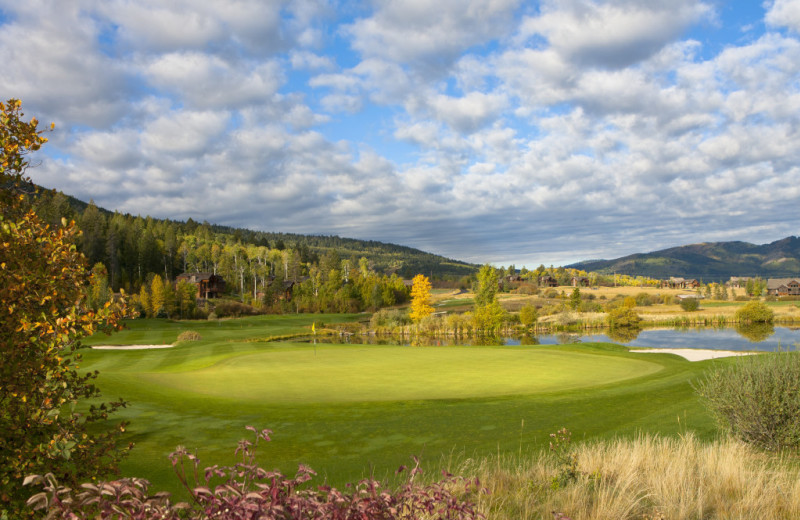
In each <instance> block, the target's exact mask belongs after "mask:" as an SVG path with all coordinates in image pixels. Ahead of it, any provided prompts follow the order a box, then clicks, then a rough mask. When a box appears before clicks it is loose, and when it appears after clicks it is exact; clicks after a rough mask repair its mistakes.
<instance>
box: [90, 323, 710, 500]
mask: <svg viewBox="0 0 800 520" xmlns="http://www.w3.org/2000/svg"><path fill="white" fill-rule="evenodd" d="M356 319H359V317H358V316H357V315H289V316H260V317H251V318H244V319H241V320H222V321H219V322H215V321H208V322H168V321H164V320H137V321H135V322H133V323H131V327H130V329H129V330H127V331H124V332H122V333H120V334H117V335H115V336H112V337H110V338H109V337H107V336H102V335H101V336H96V337H93V338H90V340H89V341H88V343H89V344H94V345H100V344H137V343H139V344H159V343H172V342H174V341H175V338H176V337H177V335H178V334H179V333H180V332H181V331H182V330H187V329H189V330H197V331H198V332H200V334H201V335H202V336H203V340H202V341H197V342H184V343H178V344H177V345H176V346H175V347H173V348H168V349H160V350H102V351H99V350H85V351H83V355H84V360H83V362H82V363H81V367H82V369H86V370H98V371H99V373H100V376H99V378H98V381H97V383H98V386H99V387H100V388H101V390H102V392H103V394H104V395H105V396H106V399H113V398H116V397H122V398H124V399H125V400H126V401H128V402H129V406H128V407H127V408H125V409H124V410H122V411H121V412H120V413H118V414H116V417H115V418H114V420H115V421H119V420H122V419H124V420H128V421H130V424H129V426H128V428H127V434H126V435H127V437H126V441H130V442H134V443H135V444H136V447H135V449H134V450H133V452H132V454H131V456H130V457H129V458H128V459H127V460H126V461H125V462H124V463H123V465H122V471H123V474H124V475H127V476H139V477H144V478H147V479H148V480H150V481H152V482H153V483H154V486H155V488H154V489H167V490H170V491H176V490H177V488H178V486H177V483H176V480H175V478H174V476H172V466H171V464H170V462H169V460H168V455H169V453H170V452H171V451H172V450H174V449H175V447H176V446H178V445H183V446H186V447H187V448H188V449H190V450H195V449H196V450H197V454H198V456H199V457H200V458H201V460H202V464H203V466H205V465H208V464H227V463H230V462H232V461H233V448H234V447H235V445H236V443H237V441H238V440H239V439H241V438H242V437H246V436H248V433H247V432H246V431H245V429H244V427H245V426H247V425H253V426H256V427H259V428H270V429H272V430H274V434H273V435H272V438H273V442H271V443H269V444H268V445H266V446H264V447H263V448H262V450H261V451H262V453H261V457H260V459H259V460H260V461H261V462H262V464H264V466H265V467H267V468H270V469H272V468H277V469H280V470H281V471H283V472H285V473H287V474H293V473H294V471H295V470H296V469H297V465H298V464H300V463H303V464H307V465H310V466H311V467H313V468H314V469H315V470H317V471H318V472H320V474H321V476H320V477H319V479H321V480H327V481H328V482H330V483H333V484H336V485H343V484H344V483H345V482H354V481H357V480H359V479H361V478H363V477H365V476H368V475H375V476H377V477H378V478H391V476H392V475H393V473H394V470H395V469H396V468H397V467H398V466H399V465H400V464H408V462H409V457H410V456H411V455H420V456H422V458H423V464H424V466H425V467H426V468H429V469H430V470H431V471H432V472H433V473H431V475H434V474H436V472H438V470H439V469H441V468H442V467H444V466H446V465H447V464H448V462H447V461H446V460H445V459H447V458H449V457H451V456H453V455H455V458H456V459H458V458H459V457H475V456H483V455H488V454H497V453H498V452H500V453H519V452H520V451H521V450H525V451H527V450H538V449H540V448H542V447H544V448H546V447H547V445H548V444H547V443H548V442H549V441H550V437H549V434H550V433H552V432H555V431H557V430H559V429H560V428H563V427H567V428H569V429H570V430H571V431H572V432H573V435H574V436H575V438H576V439H591V438H610V437H615V436H617V435H626V436H630V435H635V434H638V433H640V432H658V433H661V434H670V433H682V432H685V431H687V429H688V430H691V431H694V432H696V433H697V434H698V435H699V436H700V437H701V438H708V437H710V436H713V435H714V434H715V429H714V426H713V422H712V421H711V419H710V417H709V416H708V414H707V413H706V412H705V410H704V409H703V407H702V406H701V405H700V403H699V402H698V399H697V397H696V395H695V393H694V390H693V389H692V386H691V384H692V380H694V379H696V378H697V377H700V376H701V375H702V373H703V372H704V371H705V370H706V369H707V368H708V367H709V366H710V364H709V363H707V362H700V363H689V362H688V361H685V360H683V359H681V358H678V357H676V356H670V355H667V354H636V353H633V352H628V350H627V349H626V348H624V347H620V346H617V345H611V344H576V345H535V346H454V347H411V346H388V345H332V344H320V345H316V346H315V345H313V344H308V343H299V342H292V341H290V340H289V341H280V342H275V341H265V339H266V338H274V337H289V336H292V335H297V334H307V333H308V332H309V330H310V328H311V324H312V323H316V326H317V330H320V328H321V327H320V323H322V322H325V323H332V322H335V321H353V320H356ZM721 362H725V361H721ZM452 469H456V468H452Z"/></svg>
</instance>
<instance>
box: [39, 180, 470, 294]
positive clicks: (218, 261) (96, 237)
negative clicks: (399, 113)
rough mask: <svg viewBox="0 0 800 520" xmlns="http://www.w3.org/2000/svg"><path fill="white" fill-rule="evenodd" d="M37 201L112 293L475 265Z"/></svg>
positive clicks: (369, 244) (334, 240) (371, 245)
mask: <svg viewBox="0 0 800 520" xmlns="http://www.w3.org/2000/svg"><path fill="white" fill-rule="evenodd" d="M35 197H36V202H35V209H36V212H37V213H38V214H39V215H40V216H41V217H42V218H43V219H44V220H45V221H47V222H49V223H50V224H51V225H53V226H58V225H60V222H61V218H62V217H65V218H67V219H72V220H75V222H76V223H77V224H78V227H79V228H80V229H81V231H82V232H83V235H82V237H81V239H80V243H79V248H80V250H81V251H82V252H83V253H84V255H86V257H87V259H88V260H89V262H90V265H94V264H96V263H102V264H103V265H105V266H106V268H107V270H108V277H109V283H110V285H111V287H112V288H113V289H114V290H119V289H120V288H123V289H125V290H126V291H128V292H136V291H137V290H138V289H139V287H140V286H141V285H142V283H144V282H146V281H147V276H148V273H156V274H159V275H160V276H162V277H164V278H166V279H170V280H173V279H174V278H175V277H176V276H177V275H178V274H180V273H181V272H186V271H200V272H215V273H218V274H221V275H222V276H223V277H224V278H225V279H226V280H228V282H229V283H234V282H240V283H239V284H238V285H241V286H244V285H246V283H245V282H249V283H250V284H251V285H253V283H254V279H255V278H258V277H259V276H262V277H263V278H264V279H269V278H279V279H281V280H294V281H297V280H299V279H301V278H304V277H308V276H311V275H312V274H313V273H314V272H315V270H319V271H320V272H321V278H322V279H326V278H327V277H328V275H329V273H330V271H331V270H338V271H341V272H342V276H344V277H345V278H347V277H348V276H349V272H348V271H350V270H357V269H360V270H362V271H364V270H368V271H371V272H374V273H377V274H381V275H387V276H388V275H392V274H395V275H397V276H398V277H400V278H410V277H412V276H413V275H415V274H417V273H424V274H426V275H427V276H432V277H433V278H434V279H450V280H457V279H459V278H461V277H464V276H469V275H470V274H472V273H474V272H476V266H474V265H470V264H467V263H464V262H459V261H456V260H451V259H447V258H444V257H441V256H438V255H434V254H431V253H426V252H424V251H420V250H417V249H413V248H410V247H405V246H399V245H395V244H386V243H382V242H376V241H361V240H354V239H347V238H340V237H338V236H314V235H299V234H291V233H275V232H263V231H253V230H248V229H239V228H232V227H227V226H219V225H215V224H210V223H208V222H203V223H198V222H195V221H193V220H192V219H189V220H188V221H186V222H181V221H173V220H164V219H155V218H151V217H141V216H133V215H129V214H120V213H112V212H110V211H107V210H105V209H103V208H98V207H97V206H96V205H95V204H93V203H91V202H89V203H86V202H83V201H79V200H77V199H75V198H73V197H69V196H67V195H65V194H63V193H59V192H54V191H48V190H43V189H39V191H38V194H36V195H35ZM362 259H366V260H362ZM259 273H260V274H259ZM258 283H259V282H258V280H255V285H257V284H258ZM256 292H259V291H256Z"/></svg>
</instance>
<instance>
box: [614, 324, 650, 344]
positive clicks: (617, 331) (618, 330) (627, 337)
mask: <svg viewBox="0 0 800 520" xmlns="http://www.w3.org/2000/svg"><path fill="white" fill-rule="evenodd" d="M641 331H642V329H640V328H639V327H614V328H613V329H610V330H609V331H608V337H609V339H611V340H612V341H615V342H617V343H630V342H631V341H633V340H635V339H636V338H638V337H639V333H640V332H641Z"/></svg>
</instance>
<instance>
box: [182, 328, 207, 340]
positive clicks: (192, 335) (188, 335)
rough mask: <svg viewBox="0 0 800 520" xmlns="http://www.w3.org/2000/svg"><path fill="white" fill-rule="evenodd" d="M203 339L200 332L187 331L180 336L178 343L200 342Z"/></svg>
mask: <svg viewBox="0 0 800 520" xmlns="http://www.w3.org/2000/svg"><path fill="white" fill-rule="evenodd" d="M201 339H203V337H202V336H201V335H200V333H199V332H195V331H193V330H185V331H183V332H181V333H180V334H178V341H200V340H201Z"/></svg>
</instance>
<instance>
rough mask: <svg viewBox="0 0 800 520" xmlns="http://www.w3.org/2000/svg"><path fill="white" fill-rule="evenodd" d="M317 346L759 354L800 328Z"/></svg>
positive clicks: (789, 341)
mask: <svg viewBox="0 0 800 520" xmlns="http://www.w3.org/2000/svg"><path fill="white" fill-rule="evenodd" d="M317 342H320V343H322V342H324V343H353V344H364V343H367V344H373V345H409V346H453V345H464V346H469V345H563V344H566V343H581V342H583V343H588V342H611V343H620V344H622V345H627V346H632V347H649V348H699V349H715V350H759V351H775V350H778V349H781V348H783V349H789V348H795V347H797V348H800V328H789V327H772V326H766V327H765V326H763V325H761V326H755V327H753V326H748V327H737V328H694V329H692V328H684V329H674V328H673V329H633V330H625V329H619V328H617V329H615V330H614V331H605V333H603V334H592V333H587V334H579V333H559V334H540V335H538V336H535V335H526V336H516V337H488V338H464V337H448V338H435V339H430V338H415V339H414V340H412V339H410V338H397V337H380V338H379V337H375V336H362V335H357V334H356V335H351V336H345V337H333V338H331V337H327V338H322V337H318V338H317Z"/></svg>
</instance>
